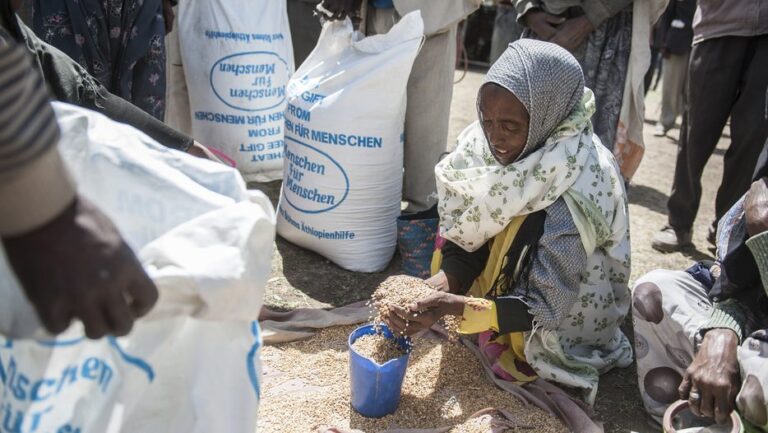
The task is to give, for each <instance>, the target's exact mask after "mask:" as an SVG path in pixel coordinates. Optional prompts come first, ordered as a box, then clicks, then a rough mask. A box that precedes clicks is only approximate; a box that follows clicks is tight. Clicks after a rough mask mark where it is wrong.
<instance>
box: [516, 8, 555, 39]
mask: <svg viewBox="0 0 768 433" xmlns="http://www.w3.org/2000/svg"><path fill="white" fill-rule="evenodd" d="M523 19H524V20H525V25H526V26H527V27H528V28H530V29H531V30H533V32H534V33H536V34H537V35H538V36H539V37H540V38H543V39H544V40H549V39H550V38H551V37H552V36H554V35H555V33H556V32H557V26H559V25H560V24H562V23H564V22H565V18H563V17H559V16H557V15H552V14H549V13H547V12H544V11H542V10H533V11H530V12H528V13H526V14H525V17H524V18H523Z"/></svg>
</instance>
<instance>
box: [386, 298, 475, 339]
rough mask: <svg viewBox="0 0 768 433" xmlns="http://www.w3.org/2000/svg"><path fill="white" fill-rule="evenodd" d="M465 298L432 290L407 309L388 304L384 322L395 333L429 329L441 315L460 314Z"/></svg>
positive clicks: (409, 333)
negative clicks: (432, 291)
mask: <svg viewBox="0 0 768 433" xmlns="http://www.w3.org/2000/svg"><path fill="white" fill-rule="evenodd" d="M465 299H466V298H465V297H464V296H459V295H454V294H451V293H446V292H434V293H432V294H430V295H429V296H427V297H426V298H424V299H421V300H419V301H417V302H414V303H413V305H411V306H410V307H408V308H407V309H406V308H401V307H398V306H396V305H390V306H389V311H388V314H387V317H385V318H384V322H385V323H386V324H387V326H388V327H389V329H390V330H391V331H392V333H394V334H395V335H413V334H416V333H417V332H420V331H423V330H425V329H429V328H430V327H432V325H434V324H435V322H437V321H438V320H439V319H440V318H441V317H443V316H446V315H454V316H461V315H462V314H463V313H464V302H465Z"/></svg>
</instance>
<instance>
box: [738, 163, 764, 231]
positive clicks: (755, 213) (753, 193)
mask: <svg viewBox="0 0 768 433" xmlns="http://www.w3.org/2000/svg"><path fill="white" fill-rule="evenodd" d="M744 215H745V217H746V219H747V233H749V235H750V236H755V235H758V234H760V233H762V232H764V231H766V230H768V178H766V177H764V178H762V179H759V180H756V181H755V182H752V186H751V187H750V188H749V191H748V192H747V196H746V197H745V198H744Z"/></svg>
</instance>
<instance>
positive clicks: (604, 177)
mask: <svg viewBox="0 0 768 433" xmlns="http://www.w3.org/2000/svg"><path fill="white" fill-rule="evenodd" d="M477 107H478V115H479V118H480V121H479V123H475V124H473V125H471V126H470V127H469V128H468V129H467V130H465V131H464V132H463V133H462V135H461V136H460V137H459V146H458V148H457V149H456V150H455V151H454V152H453V153H451V154H450V155H449V156H448V157H446V158H445V159H444V160H443V161H442V162H440V163H439V164H438V165H437V167H436V169H435V172H436V175H437V180H438V193H439V205H438V209H439V213H440V228H441V234H442V236H443V237H445V238H446V239H447V244H446V245H445V246H444V247H443V248H442V250H441V254H442V263H441V267H440V269H442V271H441V272H440V273H438V274H437V275H435V276H434V277H432V278H431V279H430V280H429V281H428V282H429V283H432V284H433V286H436V287H438V288H439V289H441V290H443V291H439V292H435V293H434V294H432V295H430V296H429V297H427V298H425V299H422V300H419V301H418V302H416V303H415V304H414V305H412V306H411V307H410V308H409V309H407V310H405V309H400V308H397V307H391V309H390V311H389V316H388V318H387V319H386V321H387V323H388V325H389V326H391V328H392V329H393V330H394V331H395V332H405V333H406V334H413V333H415V332H418V331H420V330H422V329H425V328H428V327H430V326H431V325H432V324H433V323H434V322H435V321H437V320H438V319H439V318H440V317H442V316H444V315H446V314H452V315H457V316H463V320H462V324H461V328H460V332H462V333H465V334H480V335H479V345H480V348H481V350H482V351H483V353H484V354H485V356H487V357H488V358H489V361H490V363H491V365H492V368H493V370H494V371H495V373H496V374H497V375H498V376H499V377H501V378H504V379H507V380H510V381H516V382H528V381H532V380H534V379H536V377H541V378H544V379H547V380H550V381H554V382H557V383H560V384H564V385H568V386H572V387H577V388H581V389H583V390H585V395H586V400H587V402H589V403H590V404H592V403H594V398H595V394H596V392H597V382H598V378H599V375H600V374H602V373H604V372H606V371H608V370H610V369H611V368H612V367H614V366H620V367H626V366H628V365H629V364H631V362H632V348H631V345H630V343H629V340H628V339H627V337H626V336H625V335H624V334H623V333H622V332H621V330H620V329H619V325H620V324H621V323H622V321H623V320H624V318H625V316H626V314H627V313H628V311H629V300H630V294H629V288H628V287H627V278H628V276H629V270H630V269H629V268H630V263H629V260H630V259H629V254H630V250H629V222H628V218H627V200H626V195H625V191H624V183H623V182H622V181H621V176H620V175H619V172H618V168H617V166H616V162H615V160H614V159H613V156H612V155H611V152H610V151H609V150H607V149H606V148H605V147H603V146H602V145H601V144H600V139H599V138H598V137H597V135H595V134H594V132H593V130H592V124H591V122H590V118H591V116H592V114H593V113H594V110H595V101H594V97H593V94H592V91H591V90H589V89H587V88H585V87H584V75H583V73H582V70H581V67H580V66H579V63H578V62H577V61H576V59H575V58H574V57H573V56H572V55H571V54H570V53H568V51H566V50H565V49H563V48H560V47H559V46H557V45H555V44H552V43H548V42H542V41H536V40H531V39H522V40H519V41H516V42H514V43H512V44H510V45H509V48H508V49H507V50H506V51H505V52H504V54H503V55H502V56H501V57H500V58H499V60H498V61H497V62H496V63H495V64H494V65H493V66H492V67H491V69H490V70H489V71H488V75H487V76H486V80H485V84H483V86H482V87H481V88H480V91H479V93H478V103H477ZM436 259H439V255H438V256H437V257H436ZM437 261H439V260H437ZM434 270H435V271H436V270H437V269H434ZM415 312H419V314H418V315H417V316H415V317H414V314H413V313H415Z"/></svg>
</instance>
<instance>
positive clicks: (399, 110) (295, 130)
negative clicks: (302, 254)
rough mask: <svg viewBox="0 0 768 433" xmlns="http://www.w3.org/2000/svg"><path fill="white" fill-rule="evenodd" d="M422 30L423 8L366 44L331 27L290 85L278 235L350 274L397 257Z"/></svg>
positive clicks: (340, 25) (346, 29)
mask: <svg viewBox="0 0 768 433" xmlns="http://www.w3.org/2000/svg"><path fill="white" fill-rule="evenodd" d="M423 33H424V25H423V22H422V20H421V15H420V13H419V12H418V11H417V12H412V13H410V14H408V15H406V16H404V17H403V18H402V19H401V20H400V22H398V23H397V24H396V25H395V26H394V27H393V28H392V29H391V30H390V32H389V33H387V34H384V35H377V36H370V37H367V38H361V37H360V35H359V34H357V33H354V32H353V29H352V25H351V23H350V22H349V20H347V21H346V22H329V23H327V24H325V27H324V28H323V31H322V33H321V35H320V40H319V41H318V43H317V47H315V50H314V51H313V52H312V53H311V54H310V55H309V57H308V58H307V59H306V60H305V61H304V63H303V64H302V65H301V67H299V70H298V71H296V74H294V76H293V77H292V78H291V81H290V82H289V83H288V107H287V108H286V112H285V168H284V170H283V171H284V173H283V176H284V177H283V189H282V193H281V195H280V204H279V206H278V220H277V231H278V233H279V234H280V236H282V237H284V238H285V239H287V240H289V241H291V242H293V243H295V244H297V245H300V246H302V247H305V248H308V249H311V250H313V251H316V252H318V253H320V254H322V255H323V256H325V257H327V258H329V259H330V260H332V261H333V262H335V263H336V264H338V265H339V266H341V267H343V268H345V269H349V270H353V271H361V272H375V271H379V270H381V269H383V268H385V267H386V266H387V264H388V263H389V261H390V260H391V258H392V255H393V254H394V250H395V245H396V243H397V227H396V218H397V216H398V215H399V214H400V198H401V195H402V179H403V123H404V120H405V106H406V85H407V83H408V76H409V74H410V71H411V66H413V61H414V59H415V58H416V54H417V53H418V51H419V47H420V45H421V42H422V39H423Z"/></svg>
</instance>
